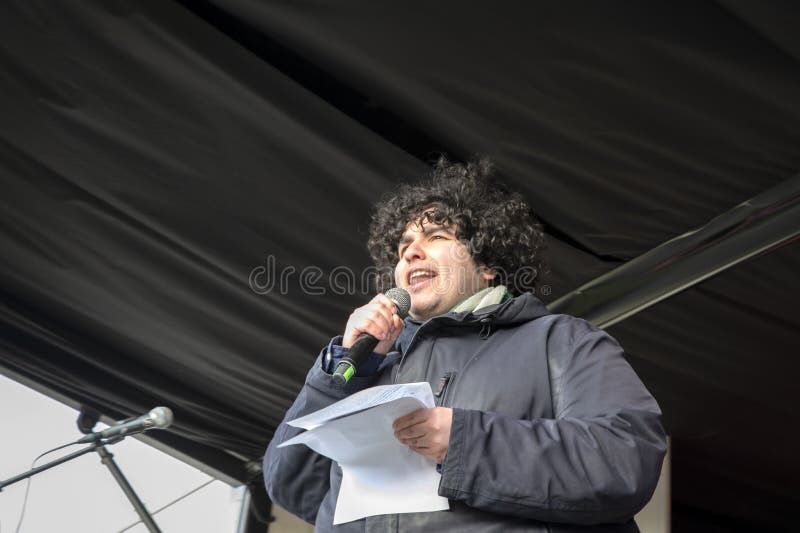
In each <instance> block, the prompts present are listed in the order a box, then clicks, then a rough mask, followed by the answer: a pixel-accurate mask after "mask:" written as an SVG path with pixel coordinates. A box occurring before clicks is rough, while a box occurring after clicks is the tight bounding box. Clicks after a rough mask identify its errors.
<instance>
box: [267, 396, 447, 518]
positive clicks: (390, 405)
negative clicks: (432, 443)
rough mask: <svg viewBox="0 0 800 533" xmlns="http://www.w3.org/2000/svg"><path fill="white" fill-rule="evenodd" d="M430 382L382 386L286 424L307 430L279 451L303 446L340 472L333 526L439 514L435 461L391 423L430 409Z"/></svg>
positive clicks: (442, 502)
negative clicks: (405, 443)
mask: <svg viewBox="0 0 800 533" xmlns="http://www.w3.org/2000/svg"><path fill="white" fill-rule="evenodd" d="M433 406H434V403H433V393H432V391H431V387H430V385H429V384H428V383H406V384H398V385H381V386H378V387H372V388H370V389H366V390H363V391H360V392H358V393H356V394H353V395H351V396H349V397H347V398H345V399H344V400H341V401H339V402H337V403H335V404H333V405H331V406H328V407H326V408H325V409H321V410H319V411H317V412H315V413H311V414H309V415H306V416H304V417H302V418H298V419H296V420H293V421H291V422H289V424H290V425H292V426H296V427H301V428H309V429H308V431H305V432H303V433H300V434H299V435H297V436H295V437H293V438H291V439H289V440H287V441H286V442H283V443H282V444H280V445H279V447H283V446H289V445H292V444H305V445H307V446H308V447H309V448H311V449H312V450H314V451H316V452H317V453H320V454H322V455H325V456H326V457H330V458H331V459H333V460H334V461H336V462H337V463H338V464H339V466H340V467H341V468H342V485H341V487H340V489H339V498H338V500H337V501H336V511H335V513H334V518H333V523H334V524H342V523H344V522H350V521H352V520H358V519H359V518H364V517H366V516H373V515H378V514H393V513H413V512H423V511H441V510H444V509H448V502H447V498H442V497H441V496H439V495H438V488H439V481H440V479H441V474H439V473H438V472H436V463H435V462H434V461H433V460H431V459H427V458H426V457H423V456H422V455H419V454H417V453H414V452H412V451H411V450H409V449H408V448H407V447H406V446H403V445H402V444H400V442H399V441H398V440H397V439H396V438H395V437H394V432H393V431H392V422H394V421H395V420H396V419H397V418H399V417H401V416H403V415H405V414H408V413H410V412H412V411H415V410H417V409H419V408H421V407H433Z"/></svg>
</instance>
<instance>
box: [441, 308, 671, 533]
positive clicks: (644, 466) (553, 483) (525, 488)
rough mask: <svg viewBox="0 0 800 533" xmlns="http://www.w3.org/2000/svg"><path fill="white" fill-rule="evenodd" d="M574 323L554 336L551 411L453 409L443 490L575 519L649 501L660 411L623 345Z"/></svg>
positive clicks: (596, 518) (523, 513)
mask: <svg viewBox="0 0 800 533" xmlns="http://www.w3.org/2000/svg"><path fill="white" fill-rule="evenodd" d="M580 322H581V323H582V324H585V326H584V327H581V328H580V330H581V331H579V332H578V334H577V335H576V338H575V340H574V342H570V341H569V337H568V338H566V339H565V340H566V342H563V343H550V344H553V345H554V346H552V349H551V351H550V356H549V359H548V364H549V365H550V382H551V394H552V400H553V413H554V415H555V418H554V419H543V418H541V419H533V420H516V419H513V418H511V417H509V416H506V415H503V414H500V413H496V412H484V411H473V410H465V409H454V410H453V422H452V427H451V434H450V447H449V449H448V452H447V457H446V460H445V464H444V465H443V472H442V481H441V484H440V487H439V494H440V495H442V496H445V497H447V498H450V499H454V500H460V501H462V502H464V503H466V504H467V505H470V506H472V507H476V508H479V509H483V510H485V511H490V512H494V513H500V514H504V515H508V516H515V517H522V518H530V519H535V520H541V521H546V522H562V523H572V524H600V523H612V522H625V521H627V520H629V519H631V518H632V517H633V515H634V514H635V513H636V512H638V511H639V510H640V509H641V508H642V507H643V506H644V505H645V504H646V503H647V501H648V500H649V499H650V497H651V496H652V493H653V491H654V490H655V486H656V483H657V482H658V477H659V473H660V470H661V463H662V460H663V457H664V453H665V451H666V437H665V433H664V429H663V427H662V426H661V422H660V417H661V412H660V410H659V408H658V405H657V404H656V401H655V400H654V399H653V397H652V396H651V395H650V393H649V392H648V391H647V389H646V388H645V387H644V385H643V384H642V382H641V381H640V380H639V378H638V377H637V376H636V374H635V373H634V371H633V369H632V368H631V367H630V366H629V365H628V363H627V362H626V361H625V359H624V358H623V352H622V348H621V347H620V346H619V344H618V343H617V342H616V341H615V340H614V339H613V338H612V337H610V336H609V335H607V334H606V333H605V332H603V331H601V330H598V329H595V328H593V327H590V326H588V324H586V323H585V322H583V321H580ZM558 344H561V345H562V347H560V348H559V347H558V346H557V345H558Z"/></svg>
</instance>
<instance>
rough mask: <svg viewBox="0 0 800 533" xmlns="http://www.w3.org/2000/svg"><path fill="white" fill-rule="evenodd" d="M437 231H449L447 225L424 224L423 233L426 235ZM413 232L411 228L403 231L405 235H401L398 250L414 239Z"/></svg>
mask: <svg viewBox="0 0 800 533" xmlns="http://www.w3.org/2000/svg"><path fill="white" fill-rule="evenodd" d="M437 231H447V226H443V225H439V224H426V225H424V226H422V235H424V236H428V235H430V234H431V233H436V232H437ZM411 233H412V232H411V230H407V231H406V232H405V233H403V236H402V237H400V242H398V243H397V249H398V250H399V249H400V248H402V247H403V245H404V244H408V243H410V242H411V241H413V240H414V237H412V236H411ZM414 233H417V232H414Z"/></svg>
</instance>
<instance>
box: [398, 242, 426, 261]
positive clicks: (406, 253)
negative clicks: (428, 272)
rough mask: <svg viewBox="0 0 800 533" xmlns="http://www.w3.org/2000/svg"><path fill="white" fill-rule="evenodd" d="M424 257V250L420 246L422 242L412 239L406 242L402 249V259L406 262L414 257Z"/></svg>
mask: <svg viewBox="0 0 800 533" xmlns="http://www.w3.org/2000/svg"><path fill="white" fill-rule="evenodd" d="M424 258H425V250H424V249H423V247H422V244H421V243H420V242H419V240H416V239H415V240H413V241H411V242H410V243H408V246H406V249H405V250H403V259H405V261H406V263H410V262H411V261H413V260H414V259H424Z"/></svg>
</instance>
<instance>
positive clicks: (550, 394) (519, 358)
mask: <svg viewBox="0 0 800 533" xmlns="http://www.w3.org/2000/svg"><path fill="white" fill-rule="evenodd" d="M398 347H399V351H397V352H392V353H390V354H388V355H387V356H386V359H385V360H384V361H383V363H382V364H381V366H380V368H379V370H378V372H377V374H375V375H374V376H361V377H360V376H356V377H354V378H353V379H351V381H350V383H348V385H347V387H345V388H344V389H342V388H340V387H338V386H336V385H334V384H333V383H332V381H331V379H330V375H329V374H327V373H326V372H325V371H324V369H323V364H324V359H325V350H323V353H322V354H320V359H319V360H318V361H317V363H316V364H315V365H314V367H313V368H312V369H311V371H310V372H309V374H308V377H307V379H306V384H305V386H304V387H303V389H302V390H301V392H300V394H299V395H298V397H297V399H296V401H295V403H294V405H293V406H292V407H291V408H290V409H289V411H288V412H287V414H286V418H285V420H284V422H283V423H282V424H281V425H280V426H279V427H278V430H277V431H276V433H275V437H274V438H273V440H272V443H271V444H270V446H269V449H268V450H267V454H266V456H265V458H264V476H265V480H266V484H267V489H268V491H269V494H270V497H271V498H272V499H273V501H274V502H276V503H277V504H279V505H281V506H282V507H284V508H286V509H287V510H289V511H290V512H292V513H295V514H297V515H298V516H300V517H301V518H303V519H305V520H307V521H310V522H316V526H317V530H318V531H380V532H384V531H396V530H399V531H437V532H438V531H453V532H461V531H481V532H489V531H497V532H501V531H503V532H505V531H542V532H545V531H551V532H567V531H586V530H587V529H586V527H585V526H586V525H595V526H596V527H590V528H589V530H592V531H608V532H630V531H638V529H637V528H636V526H635V524H634V523H633V521H632V520H631V519H632V517H633V515H634V514H635V513H636V512H637V511H639V510H640V509H641V508H642V507H643V506H644V504H645V503H647V501H648V500H649V498H650V496H651V495H652V492H653V490H654V489H655V485H656V482H657V480H658V476H659V472H660V468H661V461H662V459H663V456H664V452H665V449H666V445H665V435H664V430H663V428H662V426H661V423H660V414H661V413H660V411H659V409H658V405H657V404H656V402H655V400H654V399H653V397H652V396H651V395H650V394H649V393H648V392H647V390H646V389H645V387H644V385H642V383H641V381H640V380H639V378H638V377H637V376H636V374H635V373H634V372H633V370H632V369H631V368H630V366H629V365H628V364H627V362H626V361H625V360H624V358H623V352H622V349H621V348H620V346H619V344H618V343H617V342H616V341H615V340H614V339H613V338H612V337H610V336H609V335H608V334H606V333H605V332H603V331H601V330H599V329H597V328H595V327H593V326H591V325H590V324H589V323H587V322H585V321H583V320H580V319H577V318H574V317H570V316H567V315H552V314H549V313H548V311H547V309H546V308H545V307H544V305H543V304H542V303H541V302H540V301H539V300H538V299H536V298H535V297H534V296H532V295H530V294H526V295H523V296H520V297H517V298H515V299H513V300H510V301H508V302H505V303H503V304H500V305H497V306H491V307H487V308H484V309H481V310H480V311H479V312H477V313H448V314H445V315H441V316H438V317H434V318H432V319H430V320H428V321H426V322H425V323H424V324H419V323H417V322H415V321H413V320H410V319H407V321H406V329H405V330H404V331H403V334H402V335H401V337H400V339H399V340H398ZM445 376H446V377H447V378H446V379H447V387H446V389H445V391H444V392H443V394H442V396H441V397H440V399H439V401H440V404H441V405H444V406H448V407H452V408H453V425H452V429H451V434H450V447H449V449H448V452H447V456H446V458H445V461H444V464H443V465H442V481H441V484H440V486H439V494H440V495H442V496H445V497H447V498H449V499H450V502H451V505H450V511H440V512H433V513H410V514H400V515H381V516H374V517H368V518H367V519H365V520H358V521H355V522H349V523H347V524H341V525H339V526H336V527H334V526H333V525H332V517H333V510H334V508H335V505H336V496H337V494H338V487H339V484H340V482H341V470H340V469H339V468H338V467H337V466H336V465H332V464H331V461H330V460H329V459H327V458H325V457H322V456H319V455H318V454H316V453H315V452H313V451H312V450H310V449H309V448H307V447H305V446H289V447H286V448H281V449H278V448H276V446H277V444H279V443H281V442H283V441H284V440H286V439H288V438H290V437H292V436H294V435H295V434H297V432H298V431H299V430H298V429H296V428H292V427H290V426H288V425H286V423H285V421H286V420H292V419H294V418H297V417H299V416H302V415H304V414H307V413H309V412H312V411H315V410H317V409H320V408H322V407H324V406H326V405H329V404H331V403H333V402H335V401H338V400H339V399H341V398H343V397H345V396H346V395H348V394H351V393H352V392H355V391H356V390H360V389H363V388H365V387H368V386H372V385H380V384H386V383H413V382H417V381H428V382H429V383H430V384H431V387H432V389H433V390H434V391H436V390H437V388H438V387H439V385H440V382H441V380H442V378H443V377H445ZM581 526H584V527H581Z"/></svg>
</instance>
